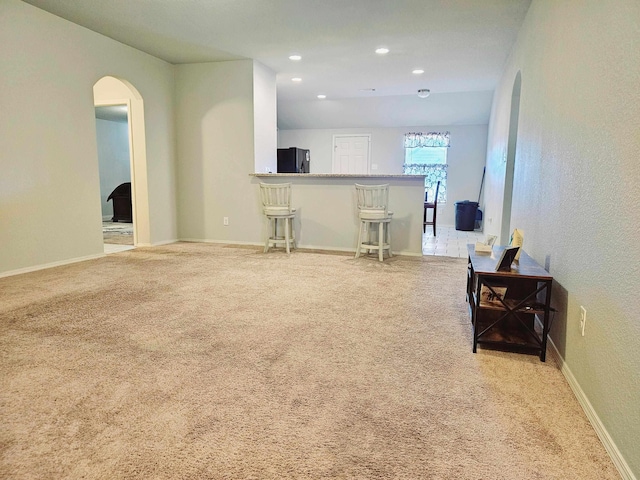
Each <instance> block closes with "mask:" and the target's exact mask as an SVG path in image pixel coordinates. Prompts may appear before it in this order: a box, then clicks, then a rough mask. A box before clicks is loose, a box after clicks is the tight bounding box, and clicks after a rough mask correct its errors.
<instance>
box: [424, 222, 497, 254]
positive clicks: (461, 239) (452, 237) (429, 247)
mask: <svg viewBox="0 0 640 480" xmlns="http://www.w3.org/2000/svg"><path fill="white" fill-rule="evenodd" d="M484 238H485V234H484V233H482V232H475V231H474V232H463V231H459V230H456V229H455V227H453V226H450V227H448V226H442V227H437V228H436V236H435V237H434V236H433V227H427V231H426V233H424V234H423V236H422V254H423V255H437V256H441V257H460V258H466V257H467V243H475V242H477V241H478V240H484Z"/></svg>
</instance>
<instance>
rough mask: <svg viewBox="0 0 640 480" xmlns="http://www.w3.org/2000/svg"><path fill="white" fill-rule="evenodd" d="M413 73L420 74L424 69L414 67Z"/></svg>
mask: <svg viewBox="0 0 640 480" xmlns="http://www.w3.org/2000/svg"><path fill="white" fill-rule="evenodd" d="M411 73H413V74H414V75H421V74H423V73H424V70H422V69H421V68H416V69H415V70H414V71H413V72H411Z"/></svg>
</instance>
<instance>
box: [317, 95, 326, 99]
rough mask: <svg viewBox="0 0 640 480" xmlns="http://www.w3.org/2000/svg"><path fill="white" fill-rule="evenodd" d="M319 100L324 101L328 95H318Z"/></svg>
mask: <svg viewBox="0 0 640 480" xmlns="http://www.w3.org/2000/svg"><path fill="white" fill-rule="evenodd" d="M318 98H319V99H324V98H327V96H326V95H323V94H320V95H318Z"/></svg>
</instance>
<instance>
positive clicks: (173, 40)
mask: <svg viewBox="0 0 640 480" xmlns="http://www.w3.org/2000/svg"><path fill="white" fill-rule="evenodd" d="M26 2H27V3H30V4H32V5H34V6H37V7H39V8H42V9H44V10H47V11H49V12H51V13H53V14H55V15H58V16H60V17H63V18H66V19H68V20H70V21H72V22H74V23H77V24H79V25H83V26H85V27H87V28H89V29H91V30H94V31H96V32H99V33H102V34H104V35H106V36H108V37H111V38H113V39H115V40H118V41H120V42H122V43H125V44H127V45H130V46H132V47H135V48H137V49H139V50H142V51H145V52H148V53H150V54H152V55H154V56H156V57H159V58H162V59H164V60H166V61H168V62H170V63H174V64H180V63H193V62H209V61H223V60H234V59H241V58H252V59H254V60H257V61H259V62H260V63H262V64H264V65H266V66H267V67H269V68H270V69H272V70H273V71H274V72H276V74H277V91H278V109H279V114H278V117H279V126H280V128H332V127H335V128H338V125H337V123H340V124H341V125H342V126H347V127H349V126H351V127H356V126H374V125H373V124H372V123H379V122H380V121H382V120H383V119H384V118H387V119H388V121H387V123H389V125H388V126H399V125H436V124H437V125H446V124H464V123H467V124H468V123H470V122H472V123H487V121H488V117H489V109H490V100H489V102H487V101H486V99H487V97H488V96H490V95H491V94H492V92H493V90H494V88H495V86H496V84H497V82H498V80H499V78H500V76H501V74H502V68H503V66H504V64H505V62H506V60H507V56H508V55H509V52H510V51H511V48H512V45H513V43H514V41H515V39H516V36H517V32H518V30H519V28H520V26H521V24H522V21H523V20H524V17H525V15H526V12H527V9H528V8H529V4H530V2H531V0H447V1H444V0H394V1H391V0H180V1H178V0H108V1H104V0H82V1H78V0H26ZM380 46H385V47H387V48H389V49H390V52H389V53H388V54H387V55H385V56H380V55H377V54H375V53H374V50H375V49H376V48H377V47H380ZM293 53H297V54H300V55H302V60H301V61H299V62H292V61H291V60H289V59H288V57H289V55H291V54H293ZM415 68H421V69H423V70H425V73H424V74H422V75H420V76H417V75H413V74H412V73H411V71H412V70H413V69H415ZM294 76H296V77H301V78H302V82H300V83H293V82H291V78H292V77H294ZM371 88H375V92H370V91H362V89H371ZM419 88H429V89H430V90H431V92H432V94H431V96H430V97H429V98H427V99H418V97H417V95H416V92H417V90H418V89H419ZM319 93H323V94H326V95H327V100H329V101H327V100H324V101H322V100H318V99H316V95H317V94H319ZM403 96H406V98H404V99H403V98H402V97H403ZM358 99H360V101H358ZM323 102H325V103H326V104H327V105H329V106H327V105H324V106H323V105H321V103H323ZM396 102H400V103H399V104H397V106H396ZM465 102H470V103H469V104H468V106H467V107H466V108H467V109H466V110H465V108H461V107H464V104H465ZM400 104H401V105H402V107H400V106H399V105H400ZM332 105H333V106H332ZM338 105H342V106H341V107H340V108H338ZM349 105H352V106H357V107H359V108H364V109H365V110H367V111H368V112H369V114H368V116H365V115H358V114H357V110H356V111H353V110H352V109H349V108H348V107H349ZM400 108H403V109H407V116H406V117H402V115H400V113H401V112H400V111H399V110H400ZM302 109H304V112H303V111H302ZM332 109H334V110H336V111H341V110H342V111H344V110H345V109H346V110H349V111H350V112H351V113H350V115H348V117H349V119H350V120H349V121H348V122H347V121H346V119H345V117H344V116H333V117H331V116H330V115H329V113H328V112H329V111H331V110H332ZM390 109H391V110H390ZM460 110H463V111H460ZM296 112H297V113H296ZM371 112H374V115H373V118H372V117H371ZM456 112H457V113H456ZM316 116H317V117H318V118H317V122H316V121H315V120H314V118H312V117H316ZM392 117H393V120H392ZM392 121H393V122H395V123H396V124H394V125H392V124H391V122H392ZM397 122H400V124H399V125H398V124H397ZM383 123H384V122H383ZM369 124H371V125H369ZM309 125H312V126H309Z"/></svg>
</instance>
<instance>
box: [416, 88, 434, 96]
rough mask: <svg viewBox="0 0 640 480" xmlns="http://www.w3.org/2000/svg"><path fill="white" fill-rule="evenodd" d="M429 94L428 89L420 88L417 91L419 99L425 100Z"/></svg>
mask: <svg viewBox="0 0 640 480" xmlns="http://www.w3.org/2000/svg"><path fill="white" fill-rule="evenodd" d="M430 94H431V90H429V89H428V88H421V89H420V90H418V96H419V97H420V98H427V97H428V96H429V95H430Z"/></svg>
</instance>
